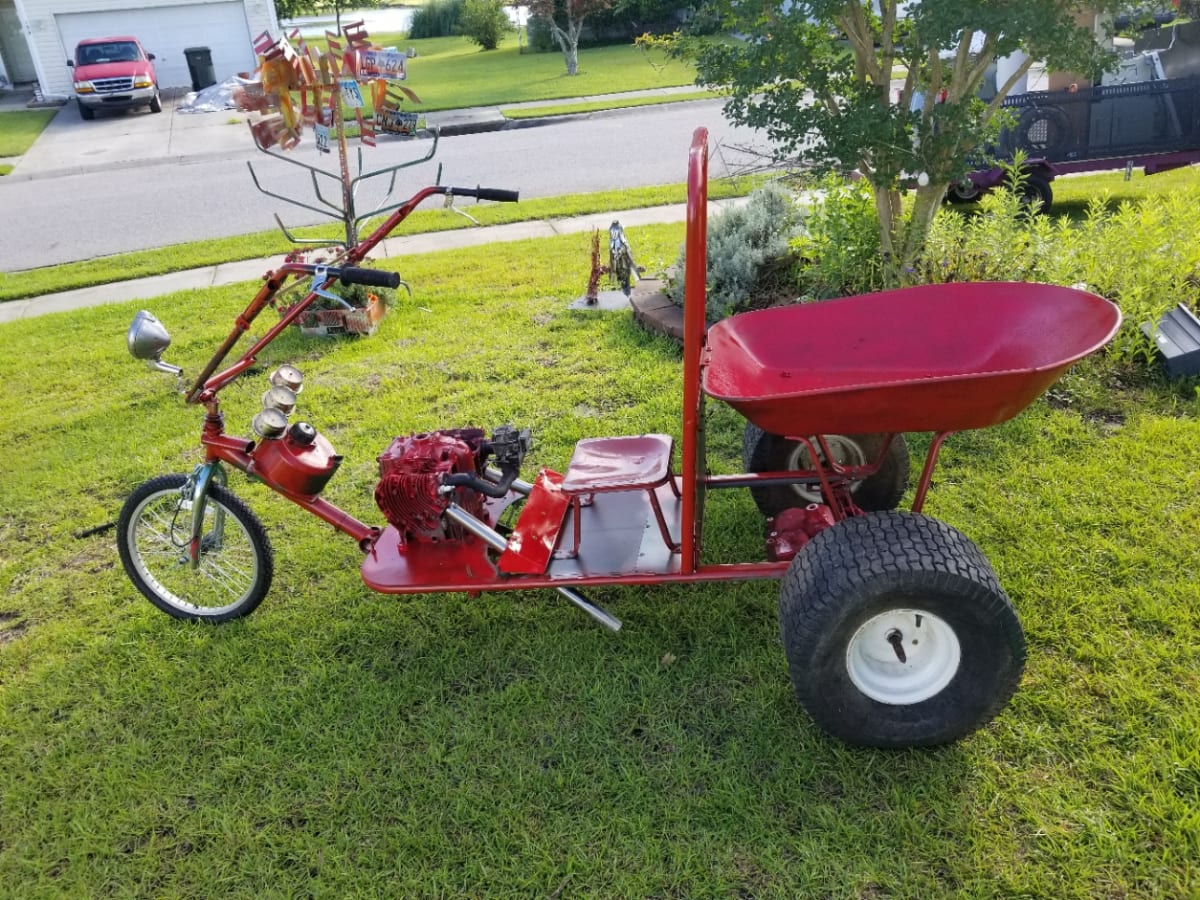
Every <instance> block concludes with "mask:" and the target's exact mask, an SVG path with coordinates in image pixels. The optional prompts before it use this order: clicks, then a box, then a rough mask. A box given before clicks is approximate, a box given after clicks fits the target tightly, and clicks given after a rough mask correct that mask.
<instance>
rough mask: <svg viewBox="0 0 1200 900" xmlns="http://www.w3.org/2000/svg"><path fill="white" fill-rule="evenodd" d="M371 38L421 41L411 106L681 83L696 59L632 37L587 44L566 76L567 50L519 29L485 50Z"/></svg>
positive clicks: (459, 42)
mask: <svg viewBox="0 0 1200 900" xmlns="http://www.w3.org/2000/svg"><path fill="white" fill-rule="evenodd" d="M371 38H372V40H374V41H376V42H378V43H380V44H383V45H385V46H386V45H395V46H399V47H415V48H416V50H417V57H416V59H410V60H409V61H408V81H407V86H408V87H410V88H411V89H412V90H413V91H415V92H416V94H417V96H419V97H420V98H421V103H420V105H419V106H415V107H413V108H414V109H416V110H417V111H419V112H434V111H436V110H441V109H460V108H463V107H471V106H495V105H501V104H507V103H520V102H525V101H531V100H558V99H561V98H564V97H587V96H590V95H593V94H611V93H620V92H624V91H637V90H647V89H650V88H662V87H678V86H680V85H688V84H693V83H694V82H695V77H696V73H695V70H694V69H693V68H692V66H691V65H689V64H687V63H684V62H680V61H678V60H668V59H667V58H666V56H665V55H664V54H663V53H662V52H661V51H646V50H642V49H640V48H637V47H634V46H633V45H631V44H617V45H613V46H607V47H585V48H583V49H581V50H580V51H579V74H578V75H575V76H568V75H567V73H566V68H565V66H564V65H563V58H562V54H561V53H520V52H519V48H518V46H517V39H516V37H515V36H513V35H510V36H509V37H507V38H505V39H504V41H503V42H501V44H500V47H499V48H498V49H496V50H490V51H486V52H485V51H482V50H480V49H479V47H478V46H476V45H475V44H472V43H471V42H470V41H468V40H467V39H466V38H461V37H447V38H429V39H426V40H417V41H410V40H408V39H407V38H405V37H404V36H403V35H386V34H383V35H371ZM313 44H314V45H315V46H319V44H320V42H319V41H314V42H313Z"/></svg>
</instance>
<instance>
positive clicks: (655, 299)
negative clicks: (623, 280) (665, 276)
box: [629, 278, 683, 342]
mask: <svg viewBox="0 0 1200 900" xmlns="http://www.w3.org/2000/svg"><path fill="white" fill-rule="evenodd" d="M629 305H630V306H632V307H633V320H634V321H635V322H637V323H638V324H639V325H641V326H642V327H643V328H645V329H646V330H647V331H653V332H655V333H657V334H664V335H666V336H667V337H670V338H674V339H675V340H676V341H680V342H682V341H683V309H682V308H680V307H678V306H676V305H675V304H674V303H672V302H671V300H670V299H669V298H668V297H667V295H666V294H665V293H663V283H662V282H661V281H659V280H658V279H656V278H646V279H643V280H642V281H639V282H638V283H637V284H636V285H634V288H633V294H632V295H631V296H630V298H629Z"/></svg>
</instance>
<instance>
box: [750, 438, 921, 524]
mask: <svg viewBox="0 0 1200 900" xmlns="http://www.w3.org/2000/svg"><path fill="white" fill-rule="evenodd" d="M827 437H831V438H832V439H833V440H834V442H838V441H843V442H848V444H847V446H848V447H853V448H856V452H855V455H856V456H860V457H861V460H848V461H849V462H861V463H871V462H874V461H875V460H876V459H877V458H878V457H879V451H880V450H881V449H882V448H883V442H884V440H885V439H886V438H887V435H885V434H880V433H876V434H849V435H827ZM830 449H831V451H833V452H834V453H835V454H836V452H837V449H836V446H831V447H830ZM798 456H801V457H803V458H804V459H808V456H809V453H808V448H807V447H805V446H804V445H803V444H802V443H801V442H800V441H795V440H790V439H788V438H785V437H780V436H779V435H777V434H771V433H770V432H768V431H763V430H762V429H761V428H759V427H758V426H757V425H754V424H752V423H750V422H747V423H746V428H745V431H743V433H742V465H743V466H744V467H745V470H746V471H747V472H783V471H790V470H794V469H797V468H810V467H811V463H804V464H800V465H797V457H798ZM846 461H847V460H843V462H846ZM908 469H909V456H908V443H907V442H906V441H905V440H904V435H903V434H897V435H896V436H895V437H894V438H893V439H892V443H891V444H890V445H889V446H888V451H887V454H886V455H885V456H884V459H883V464H882V465H881V466H880V468H879V471H878V472H876V473H875V474H874V475H871V476H870V477H868V478H864V479H863V480H862V481H860V482H858V483H857V484H855V485H853V486H852V487H851V489H850V495H851V496H852V497H853V498H854V502H855V503H856V504H857V505H858V507H859V509H862V510H865V511H867V512H871V511H876V510H887V509H895V508H896V506H897V505H898V504H899V503H900V500H901V499H902V498H903V497H904V492H905V491H906V490H907V489H908ZM750 496H752V497H753V498H754V502H755V503H756V504H757V505H758V508H759V510H760V511H761V512H762V514H763V515H764V516H766V517H768V518H770V517H772V516H777V515H779V513H781V512H783V511H784V510H785V509H792V508H795V507H803V506H807V505H808V504H810V503H820V502H823V501H822V498H821V497H820V488H819V487H818V488H816V490H815V491H807V490H805V489H803V488H802V487H801V486H799V485H791V484H777V485H771V486H769V487H757V488H751V489H750Z"/></svg>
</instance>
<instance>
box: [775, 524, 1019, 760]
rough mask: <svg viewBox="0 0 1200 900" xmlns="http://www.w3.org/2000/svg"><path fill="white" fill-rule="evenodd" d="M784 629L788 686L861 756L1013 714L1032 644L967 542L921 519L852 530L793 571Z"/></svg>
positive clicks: (813, 547)
mask: <svg viewBox="0 0 1200 900" xmlns="http://www.w3.org/2000/svg"><path fill="white" fill-rule="evenodd" d="M779 624H780V630H781V632H782V635H783V644H784V649H785V652H786V653H787V659H788V671H789V674H790V675H791V680H792V686H793V688H794V689H795V692H796V696H797V698H798V699H799V701H800V703H801V705H802V706H803V707H804V708H805V710H806V711H807V712H808V713H809V715H811V716H812V718H813V720H814V721H815V722H816V723H817V724H818V725H820V726H821V727H822V728H823V729H824V730H825V731H827V732H829V733H830V734H832V735H833V736H835V737H837V738H840V739H841V740H843V741H845V742H847V743H849V744H855V745H859V746H865V747H924V746H933V745H937V744H945V743H948V742H951V741H955V740H958V739H959V738H962V737H965V736H966V735H968V734H970V733H971V732H973V731H975V730H976V729H978V728H980V727H982V726H983V725H984V724H986V723H987V722H988V721H990V720H991V719H992V718H993V717H995V716H996V715H997V714H998V713H999V712H1000V711H1001V710H1002V709H1003V708H1004V707H1005V705H1006V704H1007V703H1008V701H1009V699H1010V698H1011V697H1012V695H1013V693H1014V691H1016V689H1017V685H1018V683H1019V682H1020V679H1021V673H1022V671H1023V669H1024V665H1025V636H1024V633H1023V632H1022V630H1021V625H1020V622H1019V621H1018V619H1017V614H1016V612H1015V611H1014V609H1013V607H1012V603H1011V602H1010V601H1009V599H1008V597H1007V595H1005V593H1004V591H1003V590H1002V589H1001V587H1000V584H999V582H998V581H997V579H996V574H995V572H994V571H993V570H992V567H991V565H990V564H989V563H988V562H987V560H986V559H985V558H984V556H983V554H982V553H981V552H980V550H979V548H978V547H976V546H975V545H974V544H973V543H972V542H971V541H970V540H969V539H968V538H967V537H965V536H964V535H963V534H961V533H960V532H958V531H956V530H955V529H953V528H951V527H950V526H949V525H946V524H944V523H942V522H939V521H937V520H936V519H931V518H928V517H926V516H922V515H918V514H915V513H899V512H879V513H869V514H867V515H863V516H857V517H854V518H850V519H845V520H843V521H842V522H839V523H838V524H837V525H834V526H833V527H832V528H828V529H826V530H825V531H823V532H821V533H820V534H819V535H817V536H816V537H815V538H814V539H813V540H812V541H811V542H809V543H808V544H807V545H806V546H805V547H804V549H803V550H801V551H800V553H799V554H797V555H796V557H795V559H794V560H793V561H792V564H791V566H790V568H789V569H788V572H787V575H786V576H785V577H784V580H783V583H782V585H781V587H780V596H779Z"/></svg>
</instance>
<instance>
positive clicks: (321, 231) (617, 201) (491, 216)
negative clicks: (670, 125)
mask: <svg viewBox="0 0 1200 900" xmlns="http://www.w3.org/2000/svg"><path fill="white" fill-rule="evenodd" d="M757 183H758V179H755V178H737V179H719V180H718V179H714V180H713V181H712V183H711V185H710V189H709V195H710V196H711V197H713V198H714V199H720V198H722V197H736V196H741V195H744V194H746V193H748V192H749V191H751V190H752V189H753V188H754V185H755V184H757ZM686 200H687V189H686V187H685V186H684V185H682V184H677V185H661V186H657V187H648V188H630V189H623V190H619V191H598V192H595V193H590V194H572V195H566V196H561V197H543V198H538V199H534V200H523V201H521V202H520V203H497V204H482V205H474V204H472V205H470V213H471V215H472V216H473V217H474V218H475V219H476V220H478V221H479V223H480V224H481V225H506V224H509V223H512V222H528V221H534V220H537V219H562V218H570V217H572V216H582V215H587V214H589V213H596V212H612V211H619V210H622V209H638V208H641V207H646V206H659V205H662V204H669V203H683V202H685V201H686ZM372 224H373V223H370V222H369V223H367V225H366V226H364V227H362V228H360V233H362V234H366V233H368V228H369V227H371V226H372ZM340 227H341V226H337V225H323V226H315V227H312V228H298V229H296V231H295V233H296V234H297V236H306V237H314V236H323V237H338V236H340V235H341V234H342V232H341V231H340ZM471 227H473V226H472V225H471V223H470V221H468V220H467V219H465V218H463V217H462V216H458V215H455V214H453V213H448V212H446V211H445V210H441V209H423V210H418V211H417V212H416V213H414V214H413V215H412V216H410V217H409V218H408V219H407V220H405V222H404V223H402V224H401V226H400V227H399V228H397V229H396V230H395V231H394V232H392V234H393V235H397V236H398V235H405V234H418V233H422V232H436V231H451V230H456V229H461V228H471ZM292 249H294V248H293V245H292V244H290V243H289V242H288V240H287V239H286V238H285V237H284V236H283V234H282V233H281V232H280V231H279V230H278V229H271V230H269V231H261V232H256V233H254V234H248V235H239V236H236V237H229V238H220V239H217V240H209V241H195V242H192V243H187V244H175V245H173V246H171V247H169V248H157V249H153V250H141V251H138V252H136V253H121V254H116V255H113V256H102V257H98V258H96V259H89V260H82V261H80V262H73V263H64V264H62V265H57V266H45V267H42V268H38V269H27V270H24V271H21V272H7V273H6V272H0V302H3V301H6V300H17V299H20V298H23V297H39V296H42V295H44V294H52V293H56V292H58V291H67V290H74V289H76V288H82V287H90V286H92V285H96V284H109V283H111V282H114V281H127V280H129V279H132V278H145V277H147V276H150V275H162V274H165V273H167V272H180V271H184V270H187V269H195V268H200V267H203V266H212V265H218V264H220V263H226V262H234V261H236V260H242V259H257V258H259V257H264V256H271V255H275V254H280V253H286V252H288V251H289V250H292Z"/></svg>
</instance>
